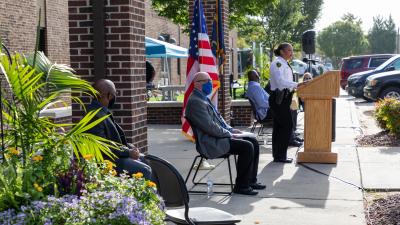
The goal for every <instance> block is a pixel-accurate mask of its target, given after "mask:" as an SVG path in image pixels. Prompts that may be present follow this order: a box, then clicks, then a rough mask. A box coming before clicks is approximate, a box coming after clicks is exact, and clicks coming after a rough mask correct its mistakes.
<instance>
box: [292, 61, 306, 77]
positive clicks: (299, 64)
mask: <svg viewBox="0 0 400 225" xmlns="http://www.w3.org/2000/svg"><path fill="white" fill-rule="evenodd" d="M290 66H291V67H292V69H293V72H295V73H298V74H300V75H303V74H304V73H305V72H306V69H307V63H305V62H303V61H301V60H298V59H293V60H292V62H291V63H290Z"/></svg>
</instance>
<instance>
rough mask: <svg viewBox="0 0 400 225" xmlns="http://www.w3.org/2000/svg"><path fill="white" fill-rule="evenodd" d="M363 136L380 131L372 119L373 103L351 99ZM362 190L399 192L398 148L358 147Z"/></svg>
mask: <svg viewBox="0 0 400 225" xmlns="http://www.w3.org/2000/svg"><path fill="white" fill-rule="evenodd" d="M353 101H354V102H355V106H356V108H357V112H358V117H359V119H360V124H361V127H362V133H363V134H376V133H378V132H380V131H381V129H380V128H378V126H377V125H376V122H375V120H374V119H373V112H374V109H375V106H374V104H375V103H367V102H365V101H362V100H361V101H360V99H353ZM357 150H358V155H359V161H360V165H361V171H362V173H361V174H362V181H363V185H364V188H365V189H367V190H373V191H400V179H398V178H399V177H400V163H399V162H400V147H358V148H357Z"/></svg>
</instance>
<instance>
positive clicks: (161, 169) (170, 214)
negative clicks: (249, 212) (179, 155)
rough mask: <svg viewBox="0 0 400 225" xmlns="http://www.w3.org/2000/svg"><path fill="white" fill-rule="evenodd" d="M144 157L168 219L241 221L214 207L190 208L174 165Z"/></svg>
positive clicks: (197, 223)
mask: <svg viewBox="0 0 400 225" xmlns="http://www.w3.org/2000/svg"><path fill="white" fill-rule="evenodd" d="M145 159H146V160H147V163H148V164H149V165H150V167H151V169H152V173H153V178H154V180H155V182H156V184H157V191H158V193H159V194H160V195H161V197H162V198H163V200H164V203H165V206H166V207H167V210H166V215H167V220H168V221H171V222H173V223H175V224H189V225H222V224H226V225H227V224H231V225H232V224H235V223H239V222H240V221H241V218H239V217H237V216H235V215H232V214H230V213H228V212H225V211H222V210H219V209H216V208H211V207H196V208H190V207H189V194H188V190H187V188H186V184H185V182H184V180H183V178H182V176H181V175H180V174H179V172H178V171H177V170H176V169H175V167H174V166H172V165H171V163H169V162H167V161H166V160H163V159H160V158H158V157H156V156H153V155H146V156H145ZM171 207H174V208H173V209H171ZM177 207H180V208H177Z"/></svg>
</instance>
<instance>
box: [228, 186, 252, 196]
mask: <svg viewBox="0 0 400 225" xmlns="http://www.w3.org/2000/svg"><path fill="white" fill-rule="evenodd" d="M233 193H236V194H241V195H257V194H258V192H257V191H254V190H253V188H251V187H247V188H237V187H235V188H234V189H233Z"/></svg>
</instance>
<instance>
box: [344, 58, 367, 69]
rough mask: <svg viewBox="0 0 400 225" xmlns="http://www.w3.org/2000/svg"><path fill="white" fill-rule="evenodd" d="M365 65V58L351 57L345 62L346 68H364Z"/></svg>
mask: <svg viewBox="0 0 400 225" xmlns="http://www.w3.org/2000/svg"><path fill="white" fill-rule="evenodd" d="M362 65H363V59H349V60H347V61H346V62H345V65H344V66H345V68H346V69H350V70H354V69H360V68H362Z"/></svg>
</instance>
